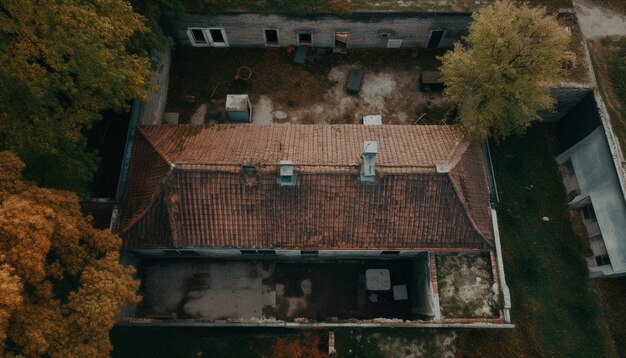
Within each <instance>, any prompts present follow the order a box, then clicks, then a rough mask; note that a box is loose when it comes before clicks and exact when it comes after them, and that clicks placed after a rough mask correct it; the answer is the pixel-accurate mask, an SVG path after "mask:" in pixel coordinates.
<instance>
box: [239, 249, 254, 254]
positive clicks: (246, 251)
mask: <svg viewBox="0 0 626 358" xmlns="http://www.w3.org/2000/svg"><path fill="white" fill-rule="evenodd" d="M239 252H241V254H242V255H256V250H239Z"/></svg>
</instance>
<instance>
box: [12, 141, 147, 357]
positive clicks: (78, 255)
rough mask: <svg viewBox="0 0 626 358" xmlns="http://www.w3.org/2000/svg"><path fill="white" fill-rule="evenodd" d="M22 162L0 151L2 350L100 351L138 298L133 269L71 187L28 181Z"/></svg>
mask: <svg viewBox="0 0 626 358" xmlns="http://www.w3.org/2000/svg"><path fill="white" fill-rule="evenodd" d="M23 168H24V163H23V162H21V161H20V160H19V158H17V156H16V155H15V154H13V153H11V152H6V151H0V238H2V240H0V356H3V357H5V356H9V357H13V356H20V357H21V356H25V357H39V356H44V357H106V356H108V355H109V352H110V351H111V344H110V342H109V336H108V334H109V330H110V329H111V327H112V326H113V324H114V323H115V321H116V320H117V313H118V312H119V310H120V308H121V307H122V306H123V305H125V304H130V303H137V302H138V301H139V296H137V295H136V291H137V289H138V287H139V283H138V282H137V281H135V280H133V277H132V275H133V274H134V273H135V270H134V269H133V268H124V267H122V266H121V265H120V264H119V259H120V256H119V249H120V246H121V243H122V242H121V240H120V238H119V237H118V236H116V235H114V234H112V233H111V231H110V230H96V229H94V227H93V226H92V225H91V222H90V221H89V220H88V219H87V218H85V217H84V216H83V214H82V213H81V211H80V207H79V204H78V197H77V196H76V195H75V194H74V193H70V192H66V191H60V190H53V189H43V188H39V187H36V186H34V185H31V184H29V183H27V182H25V181H24V180H23V179H22V175H21V174H22V169H23Z"/></svg>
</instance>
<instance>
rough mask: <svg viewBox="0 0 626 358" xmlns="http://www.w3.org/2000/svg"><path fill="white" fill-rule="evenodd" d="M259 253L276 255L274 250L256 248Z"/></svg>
mask: <svg viewBox="0 0 626 358" xmlns="http://www.w3.org/2000/svg"><path fill="white" fill-rule="evenodd" d="M257 252H258V253H259V255H276V250H257Z"/></svg>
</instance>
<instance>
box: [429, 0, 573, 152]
mask: <svg viewBox="0 0 626 358" xmlns="http://www.w3.org/2000/svg"><path fill="white" fill-rule="evenodd" d="M472 17H473V19H474V21H473V22H472V23H471V24H470V26H469V35H468V36H467V37H466V38H465V45H464V44H461V43H456V44H455V46H454V50H453V51H450V52H447V53H446V54H445V55H444V56H443V57H442V63H443V64H442V66H441V73H442V76H443V79H444V82H445V83H446V89H445V91H444V101H445V102H446V103H447V104H449V105H450V106H451V107H452V108H454V109H455V111H456V112H457V115H458V118H459V123H460V124H461V127H462V128H463V129H464V131H465V133H466V135H467V136H469V137H470V138H472V139H477V140H485V139H486V138H487V137H489V136H491V137H494V138H496V139H498V140H499V139H503V138H505V137H506V136H508V135H510V134H512V133H518V134H521V133H523V132H524V130H525V129H526V128H527V127H528V126H529V125H530V123H531V122H532V121H534V120H538V119H539V118H540V117H539V112H540V111H543V110H548V109H550V108H551V107H552V106H553V104H554V99H553V98H552V97H551V96H550V90H549V87H548V86H547V85H546V83H550V82H552V81H556V80H558V79H559V78H560V76H561V72H562V71H561V65H562V61H563V60H564V59H565V58H566V57H567V56H566V49H567V46H568V43H569V37H568V33H566V32H565V31H563V29H562V28H561V26H560V25H559V23H558V22H557V21H556V19H555V18H553V17H550V16H547V15H546V14H545V11H544V10H543V9H541V8H533V7H528V6H527V5H524V4H522V5H519V6H518V5H516V4H515V3H514V2H512V1H509V0H504V1H498V2H496V3H495V4H494V5H491V6H488V7H486V8H484V9H482V10H481V11H479V12H477V13H474V15H473V16H472Z"/></svg>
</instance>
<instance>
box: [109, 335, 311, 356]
mask: <svg viewBox="0 0 626 358" xmlns="http://www.w3.org/2000/svg"><path fill="white" fill-rule="evenodd" d="M319 332H320V331H314V333H313V334H310V335H309V336H310V337H314V336H318V334H319ZM293 334H294V331H293V330H288V329H281V328H269V329H268V328H243V327H238V328H201V327H195V328H189V327H187V328H185V327H134V328H131V327H116V328H114V329H113V330H112V331H111V341H112V342H113V346H114V350H113V354H112V356H113V357H120V358H121V357H168V358H176V357H181V358H186V357H215V358H219V357H224V358H231V357H238V358H239V357H240V358H246V357H250V358H252V357H273V356H272V348H273V347H274V346H275V344H276V343H277V341H278V340H282V342H285V340H288V341H291V339H290V337H292V335H293ZM306 357H308V356H306Z"/></svg>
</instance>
